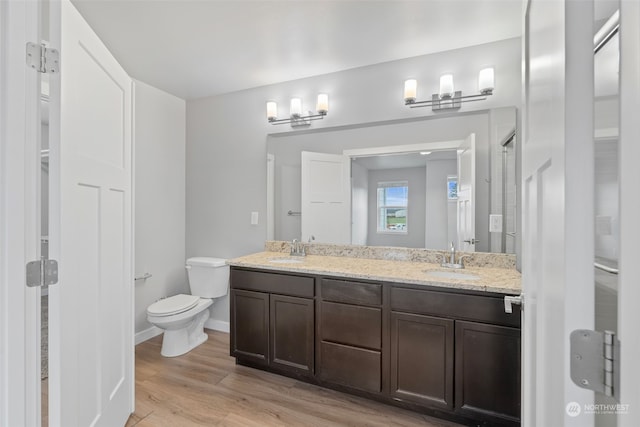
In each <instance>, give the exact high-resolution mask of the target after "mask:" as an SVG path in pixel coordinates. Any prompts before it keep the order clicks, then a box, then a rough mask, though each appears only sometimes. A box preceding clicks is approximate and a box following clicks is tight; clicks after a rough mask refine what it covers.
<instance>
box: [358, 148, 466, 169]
mask: <svg viewBox="0 0 640 427" xmlns="http://www.w3.org/2000/svg"><path fill="white" fill-rule="evenodd" d="M456 158H457V153H456V151H455V150H443V151H432V152H431V153H430V154H428V155H422V154H420V153H403V154H395V155H381V156H366V157H358V158H357V159H354V162H356V163H358V164H359V165H360V166H362V167H364V168H365V169H369V170H380V169H403V168H418V167H422V166H425V165H426V163H427V161H433V160H455V159H456Z"/></svg>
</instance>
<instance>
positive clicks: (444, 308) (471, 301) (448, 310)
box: [391, 287, 520, 327]
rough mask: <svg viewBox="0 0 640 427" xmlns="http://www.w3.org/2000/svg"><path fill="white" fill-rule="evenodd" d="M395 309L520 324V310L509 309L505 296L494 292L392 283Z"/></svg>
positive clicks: (392, 303) (393, 307)
mask: <svg viewBox="0 0 640 427" xmlns="http://www.w3.org/2000/svg"><path fill="white" fill-rule="evenodd" d="M391 310H394V311H405V312H410V313H416V314H430V315H436V316H442V317H449V318H450V317H455V318H456V319H464V320H478V321H481V322H486V323H494V324H499V325H506V326H516V327H520V311H519V310H513V313H511V314H509V313H505V312H504V299H503V298H501V297H494V296H486V297H485V296H479V295H465V294H454V293H448V292H437V291H427V290H424V291H423V290H420V289H408V288H398V287H392V288H391Z"/></svg>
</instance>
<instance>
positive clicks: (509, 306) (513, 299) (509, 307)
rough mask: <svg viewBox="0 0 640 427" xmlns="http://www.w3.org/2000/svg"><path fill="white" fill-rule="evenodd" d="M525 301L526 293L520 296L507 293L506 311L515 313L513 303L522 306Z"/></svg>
mask: <svg viewBox="0 0 640 427" xmlns="http://www.w3.org/2000/svg"><path fill="white" fill-rule="evenodd" d="M523 303H524V294H520V295H518V296H511V295H506V296H505V297H504V312H505V313H513V305H514V304H515V305H519V306H522V305H523Z"/></svg>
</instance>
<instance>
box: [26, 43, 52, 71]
mask: <svg viewBox="0 0 640 427" xmlns="http://www.w3.org/2000/svg"><path fill="white" fill-rule="evenodd" d="M27 66H28V67H31V68H33V69H34V70H36V71H37V72H39V73H49V74H52V73H59V72H60V52H58V51H57V50H56V49H52V48H50V47H46V46H45V45H44V44H37V43H31V42H29V43H27Z"/></svg>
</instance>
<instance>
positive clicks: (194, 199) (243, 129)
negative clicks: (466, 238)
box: [186, 38, 521, 321]
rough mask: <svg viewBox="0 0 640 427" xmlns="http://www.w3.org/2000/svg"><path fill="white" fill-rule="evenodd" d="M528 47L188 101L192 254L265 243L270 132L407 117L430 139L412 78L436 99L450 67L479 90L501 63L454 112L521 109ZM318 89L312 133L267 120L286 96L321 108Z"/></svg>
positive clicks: (334, 129)
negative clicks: (481, 96)
mask: <svg viewBox="0 0 640 427" xmlns="http://www.w3.org/2000/svg"><path fill="white" fill-rule="evenodd" d="M520 46H521V41H520V38H514V39H509V40H504V41H500V42H496V43H488V44H484V45H479V46H474V47H471V48H464V49H457V50H451V51H445V52H440V53H436V54H432V55H424V56H419V57H414V58H407V59H402V60H398V61H391V62H386V63H382V64H376V65H372V66H368V67H361V68H355V69H351V70H346V71H342V72H338V73H331V74H325V75H319V76H315V77H310V78H307V79H300V80H295V81H290V82H284V83H280V84H275V85H270V86H263V87H258V88H253V89H248V90H244V91H239V92H234V93H230V94H225V95H220V96H216V97H209V98H202V99H195V100H190V101H188V102H187V157H186V161H187V230H186V234H187V239H186V241H187V247H186V252H187V253H186V255H187V256H195V255H210V256H218V257H223V258H232V257H237V256H241V255H245V254H249V253H252V252H258V251H261V250H262V249H263V247H264V239H265V236H266V226H265V222H264V219H265V217H266V215H265V214H266V212H265V210H266V183H265V177H266V153H267V149H266V145H267V136H268V135H270V134H271V135H273V136H275V135H276V134H277V135H280V136H284V135H300V136H301V135H311V134H313V133H314V132H315V133H317V132H321V131H323V132H322V133H323V134H324V135H325V137H324V140H325V141H328V140H330V139H332V138H333V136H335V135H338V134H341V133H343V132H346V133H348V132H349V131H350V129H356V128H366V127H372V126H374V127H377V129H378V130H380V129H382V127H383V126H382V125H385V124H389V123H391V125H390V126H388V128H389V129H391V128H393V127H394V126H393V125H394V124H395V123H399V124H402V123H404V125H405V126H406V127H407V129H408V130H410V129H413V133H412V134H411V135H410V136H411V140H412V141H413V142H424V141H425V140H427V139H428V138H430V137H431V135H429V134H426V133H420V132H419V131H417V130H416V128H414V127H413V126H414V125H416V124H417V123H424V122H425V120H424V119H425V118H427V117H433V116H436V115H437V114H436V113H434V112H432V111H430V109H428V108H420V109H409V108H407V107H405V106H404V103H403V100H402V91H403V82H404V80H405V79H407V78H410V77H416V78H418V79H419V84H420V89H419V90H420V91H421V92H420V94H421V95H420V96H421V98H422V97H423V96H424V97H425V98H429V96H430V92H431V91H435V88H437V85H438V79H439V77H440V75H441V74H443V73H444V72H447V71H449V72H453V74H454V79H455V84H456V88H459V89H460V90H462V91H463V92H464V93H465V94H469V93H475V92H476V90H477V76H478V71H479V70H480V69H481V68H483V67H484V66H486V65H488V64H490V65H492V66H493V67H494V68H495V76H496V77H495V80H496V90H495V92H494V95H493V96H491V97H490V98H488V99H487V100H486V101H483V102H473V103H469V104H464V107H462V108H461V109H460V110H459V112H456V113H454V115H456V116H459V115H461V114H464V113H465V112H470V111H477V110H486V109H489V108H496V107H502V106H516V107H519V106H520V95H521V77H520V67H521V61H520V58H521V48H520ZM212 78H215V76H213V77H212ZM429 88H433V89H432V90H430V89H429ZM319 92H326V93H329V96H330V99H329V103H330V111H329V115H328V116H327V117H326V118H325V120H320V121H314V122H313V125H312V126H311V127H310V128H309V129H308V130H294V129H292V128H290V127H288V126H286V125H284V126H273V125H270V124H269V123H267V120H266V115H265V102H266V101H267V100H275V101H277V102H278V103H279V104H280V107H281V108H280V109H281V111H286V110H287V109H286V106H287V105H288V104H287V103H288V100H289V98H291V97H293V96H299V97H301V98H302V99H303V103H304V104H305V107H306V108H309V107H310V106H311V108H313V107H312V105H313V104H314V102H315V101H314V100H315V96H316V95H317V93H319ZM432 122H435V121H432ZM385 127H387V126H385ZM450 130H451V129H450ZM453 130H454V131H455V130H456V129H455V128H453ZM467 134H468V133H467ZM463 136H466V134H465V135H463ZM398 138H399V137H398V134H397V133H395V134H394V133H391V134H389V135H388V138H387V139H386V144H381V145H389V144H388V142H389V141H393V140H397V139H398ZM284 139H287V138H284ZM290 143H292V144H296V143H297V142H295V141H291V142H290ZM276 162H277V159H276ZM487 168H488V166H487ZM484 173H485V174H486V173H488V170H487V171H485V172H484ZM251 211H258V212H259V213H260V221H259V224H258V225H256V226H252V225H251V224H250V214H251ZM487 212H488V210H487ZM479 238H480V239H481V240H482V237H479ZM484 240H485V241H487V239H484ZM212 313H213V314H212V315H213V316H214V318H216V319H220V320H223V321H225V320H228V304H224V303H221V304H218V303H217V304H216V306H215V307H214V308H213V309H212Z"/></svg>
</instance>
